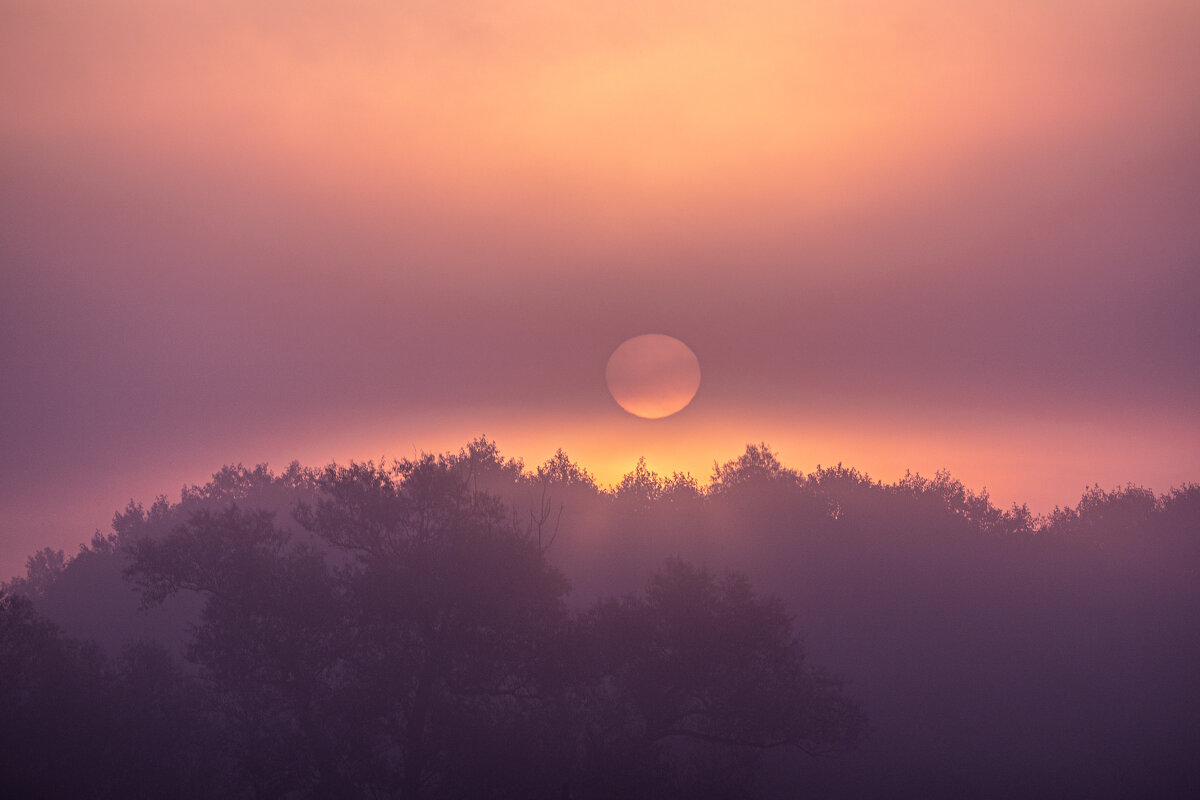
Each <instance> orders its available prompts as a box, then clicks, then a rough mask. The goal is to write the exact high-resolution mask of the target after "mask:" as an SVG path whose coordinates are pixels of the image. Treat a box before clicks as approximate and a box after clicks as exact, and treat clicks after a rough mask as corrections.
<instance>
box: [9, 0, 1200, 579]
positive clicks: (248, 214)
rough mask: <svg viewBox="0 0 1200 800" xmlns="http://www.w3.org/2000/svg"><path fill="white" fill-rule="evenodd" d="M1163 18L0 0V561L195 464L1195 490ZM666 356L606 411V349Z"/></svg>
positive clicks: (174, 489)
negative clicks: (822, 469) (685, 397)
mask: <svg viewBox="0 0 1200 800" xmlns="http://www.w3.org/2000/svg"><path fill="white" fill-rule="evenodd" d="M1197 75H1200V4H1197V3H1195V2H1194V0H1036V2H1035V1H1034V0H972V2H954V3H947V2H944V0H942V1H940V2H933V1H932V0H930V1H928V2H922V1H921V0H909V1H908V2H888V1H885V0H837V1H836V2H835V1H834V0H814V1H813V2H803V3H797V2H773V1H769V0H743V1H742V2H738V3H728V2H727V3H717V2H703V1H699V2H698V1H697V0H691V1H690V2H686V3H685V2H672V1H670V0H668V1H667V2H661V3H656V4H652V6H648V5H647V4H644V3H633V2H626V0H607V1H606V2H603V3H601V2H590V1H585V2H579V3H569V4H568V3H557V2H549V0H506V1H505V2H496V1H494V0H480V1H479V2H470V1H469V0H462V1H460V2H444V1H443V2H409V3H403V4H402V3H396V2H393V1H391V0H346V1H345V2H339V3H330V2H316V1H315V0H289V2H282V1H281V0H236V1H235V0H210V2H206V3H202V4H197V3H192V2H182V1H181V0H105V1H104V2H95V1H94V0H88V1H86V2H85V1H84V0H74V1H73V0H50V1H48V0H0V97H2V98H3V103H2V104H0V348H2V349H0V487H2V488H0V523H2V524H3V526H4V533H3V535H2V536H0V575H5V576H7V575H10V574H14V573H15V572H17V571H19V570H20V569H21V568H22V566H23V563H24V560H25V558H26V556H28V555H29V554H30V553H32V552H33V551H34V550H35V549H38V548H40V547H43V546H53V547H63V548H66V549H67V550H68V551H72V550H73V549H74V548H75V546H76V545H77V544H78V543H79V542H81V541H84V540H87V539H89V538H90V536H91V533H92V531H93V530H95V529H97V528H106V527H107V525H108V523H109V521H110V520H111V517H112V514H113V512H114V511H116V510H117V509H118V508H121V507H123V506H124V505H125V504H126V503H127V502H128V501H129V500H130V499H131V498H133V499H136V500H139V501H142V502H146V503H149V502H150V501H151V500H152V499H153V497H154V496H155V495H157V494H160V493H161V494H167V495H169V496H177V493H178V491H179V488H180V487H181V486H182V485H184V484H192V483H203V482H204V481H205V480H206V479H207V477H208V476H210V475H211V473H212V472H214V471H215V470H217V469H219V468H220V467H221V466H222V465H224V464H229V463H237V462H243V463H246V464H248V465H249V464H256V463H260V462H269V463H270V464H271V465H272V466H274V467H277V468H282V467H284V466H286V464H287V463H288V462H289V461H291V460H293V459H299V460H300V461H301V462H303V463H306V464H313V465H319V464H325V463H328V462H329V461H331V460H334V459H337V460H339V461H341V462H346V461H348V460H350V459H355V458H357V459H364V458H376V459H378V458H380V457H381V456H384V457H405V456H411V455H414V454H415V453H418V452H420V451H422V450H428V451H444V450H448V449H457V448H458V447H460V446H462V445H463V444H465V443H466V442H467V441H468V440H470V439H472V438H474V437H476V436H478V435H481V434H484V435H487V436H488V437H489V438H491V439H494V440H495V441H496V442H497V443H498V444H499V446H500V448H501V450H502V451H503V452H504V453H506V454H507V455H511V456H519V457H523V458H524V459H525V461H526V462H527V463H528V464H531V465H533V464H536V463H539V462H541V461H543V460H545V459H546V458H547V457H548V456H549V455H551V454H552V453H553V452H554V450H555V449H556V448H558V447H562V448H564V449H565V450H566V451H567V453H568V454H569V455H570V456H571V457H572V458H574V459H575V460H577V461H579V462H582V463H583V465H584V466H586V467H587V468H589V469H590V470H591V471H592V472H593V473H595V474H596V476H597V477H598V478H599V479H600V480H601V482H602V483H606V482H615V481H616V480H617V479H619V477H620V476H621V474H623V473H624V472H627V471H629V470H630V469H632V467H633V465H634V464H635V462H636V460H637V458H638V457H639V456H643V455H644V456H645V457H646V458H647V461H648V463H649V465H650V467H651V468H653V469H656V470H658V471H660V472H665V473H670V472H671V471H673V470H680V471H690V472H692V473H693V474H694V475H696V476H697V477H698V478H700V479H701V481H703V480H704V479H706V478H707V477H708V476H709V474H710V472H711V468H712V462H713V461H714V460H721V461H724V460H726V459H729V458H733V457H735V456H737V455H738V454H739V453H740V452H741V451H742V449H744V447H745V445H746V444H747V443H750V442H759V441H766V442H767V443H768V444H769V445H771V446H772V447H773V449H774V450H775V451H776V452H777V453H778V454H779V455H780V457H781V459H782V460H783V461H784V462H785V463H787V464H789V465H791V466H793V467H795V468H798V469H801V470H803V471H809V470H812V469H814V468H815V467H816V466H817V465H818V464H823V465H830V464H835V463H838V462H842V463H845V464H847V465H849V466H854V467H857V468H859V469H860V470H864V471H867V472H868V473H870V474H871V475H872V477H877V478H881V479H884V480H894V479H896V478H898V477H900V476H902V475H903V474H904V471H905V470H906V469H912V470H914V471H920V472H922V473H923V474H932V473H933V472H934V471H936V470H938V469H948V470H950V471H951V473H952V474H953V475H954V476H956V477H958V478H960V479H961V480H963V481H964V483H966V484H967V485H968V486H969V487H971V488H973V489H975V490H977V491H978V490H982V489H983V488H984V487H986V488H987V489H988V490H989V491H990V493H991V495H992V497H993V500H995V501H996V502H997V503H998V504H1000V505H1003V506H1007V505H1008V504H1010V503H1012V502H1014V501H1016V502H1020V503H1025V502H1027V503H1028V504H1029V505H1030V507H1031V508H1032V509H1033V510H1035V511H1039V512H1042V511H1048V510H1050V509H1051V508H1053V507H1054V506H1055V505H1074V503H1075V502H1077V500H1078V498H1079V495H1080V493H1081V492H1082V491H1083V489H1084V488H1085V487H1086V486H1089V485H1092V484H1095V483H1099V484H1100V485H1101V486H1103V487H1105V488H1112V487H1114V486H1117V485H1123V484H1125V483H1126V482H1133V483H1136V484H1140V485H1144V486H1149V487H1151V488H1153V489H1156V490H1158V491H1165V490H1167V489H1169V488H1170V487H1171V486H1174V485H1179V484H1182V483H1184V482H1185V481H1189V480H1192V481H1194V480H1198V479H1200V412H1198V411H1197V408H1200V405H1198V404H1197V397H1198V396H1200V369H1197V366H1196V365H1197V364H1198V363H1200V314H1197V310H1196V309H1197V304H1198V301H1200V91H1197V89H1196V76H1197ZM648 333H659V334H666V335H669V336H673V337H676V338H678V339H680V340H682V341H683V342H685V343H686V344H687V345H688V346H689V347H690V348H691V349H692V350H693V351H694V352H695V354H696V356H697V358H698V359H699V362H700V366H701V371H702V380H701V385H700V389H699V391H698V393H697V394H696V397H695V399H694V400H693V401H692V403H691V405H689V406H688V407H687V408H686V409H684V411H682V412H680V413H679V414H676V415H674V416H671V417H668V418H665V419H661V420H645V419H639V418H636V417H633V416H631V415H629V414H627V413H625V412H624V411H623V410H622V409H621V408H620V407H619V406H618V405H617V404H616V403H615V402H614V401H613V399H612V397H611V396H610V395H609V393H608V392H607V390H606V387H605V382H604V370H605V364H606V361H607V359H608V357H609V355H610V354H611V353H612V352H613V350H614V349H615V348H616V347H617V346H618V345H620V344H621V343H622V342H623V341H625V340H626V339H628V338H630V337H633V336H636V335H641V334H648Z"/></svg>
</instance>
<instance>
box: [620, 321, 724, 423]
mask: <svg viewBox="0 0 1200 800" xmlns="http://www.w3.org/2000/svg"><path fill="white" fill-rule="evenodd" d="M604 377H605V380H606V381H607V383H608V391H609V392H611V393H612V396H613V399H614V400H616V401H617V403H618V404H619V405H620V406H621V408H623V409H625V410H626V411H628V412H629V413H630V414H633V415H634V416H635V417H642V418H643V419H662V418H663V417H669V416H671V415H672V414H675V413H678V412H679V411H682V410H683V409H684V408H686V407H687V405H688V403H690V402H692V398H693V397H695V396H696V390H697V389H699V388H700V361H699V360H698V359H697V358H696V354H695V353H693V352H692V350H691V348H690V347H688V346H687V345H686V344H684V343H683V342H681V341H679V340H678V339H676V338H675V337H673V336H666V335H664V334H661V333H647V334H644V335H642V336H635V337H633V338H632V339H629V340H627V341H625V342H623V343H622V344H621V346H620V347H618V348H617V349H616V350H614V351H613V354H612V355H611V356H609V358H608V366H607V367H606V368H605V370H604Z"/></svg>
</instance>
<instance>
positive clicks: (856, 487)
mask: <svg viewBox="0 0 1200 800" xmlns="http://www.w3.org/2000/svg"><path fill="white" fill-rule="evenodd" d="M1198 587H1200V487H1197V486H1195V485H1188V486H1184V487H1179V488H1176V489H1173V490H1171V491H1170V492H1168V493H1167V494H1164V495H1155V494H1153V493H1152V492H1150V491H1148V490H1145V489H1141V488H1138V487H1132V486H1129V487H1124V488H1120V489H1117V490H1114V491H1104V490H1101V489H1099V488H1093V489H1091V490H1088V491H1087V492H1086V493H1085V494H1084V495H1083V497H1082V498H1081V500H1080V502H1079V504H1078V505H1077V506H1076V507H1074V508H1070V509H1056V510H1055V511H1054V512H1053V513H1052V514H1050V515H1048V516H1046V517H1034V516H1033V515H1031V514H1030V513H1029V512H1028V510H1027V509H1024V508H1021V507H1013V508H1010V509H999V508H996V507H995V506H994V505H993V504H992V503H991V501H990V499H989V498H988V496H987V495H986V493H985V494H982V495H979V494H975V493H973V492H971V491H969V490H967V489H966V488H965V487H964V486H963V485H962V484H961V483H959V482H958V481H956V480H954V479H953V478H952V477H951V476H949V475H948V474H944V473H939V474H938V475H936V476H934V477H933V478H925V477H921V476H917V475H908V476H906V477H905V478H904V479H902V480H900V481H897V482H895V483H892V484H883V483H881V482H878V481H873V480H871V479H870V478H869V477H868V476H866V475H863V474H861V473H859V472H857V471H856V470H853V469H849V468H845V467H843V466H841V465H838V466H837V467H832V468H818V470H817V471H815V472H813V473H811V474H807V475H806V474H802V473H800V472H798V471H796V470H793V469H790V468H788V467H786V466H785V465H783V464H781V463H780V462H779V460H778V459H777V458H776V457H775V455H774V454H773V453H772V452H771V450H770V449H769V448H768V447H767V446H766V445H751V446H749V447H747V449H746V451H745V453H744V454H743V455H742V456H740V457H739V458H737V459H734V460H732V461H730V462H728V463H725V464H720V465H715V466H714V471H713V474H712V476H711V478H710V480H709V482H708V483H707V484H706V485H702V484H701V483H700V482H699V481H697V480H696V479H695V478H694V477H692V476H689V475H681V474H674V475H672V476H670V477H663V476H659V475H657V474H655V473H654V472H653V471H652V470H650V469H649V467H648V466H647V464H646V463H645V461H644V460H641V461H639V462H638V463H637V464H636V465H635V466H634V468H633V469H632V470H631V472H630V473H629V474H627V475H626V476H625V477H624V478H623V479H622V480H621V481H619V482H618V483H617V484H616V485H615V486H614V487H612V488H611V489H606V488H603V487H600V486H598V485H597V484H596V482H595V480H594V479H593V478H592V476H591V475H590V474H589V473H588V471H587V470H586V469H585V468H584V467H583V466H582V465H579V464H576V463H574V462H572V461H571V460H570V458H568V457H567V455H566V454H565V453H563V452H562V451H561V450H560V451H559V452H557V453H556V454H555V455H554V456H553V457H552V458H551V459H550V460H548V461H547V462H546V463H545V464H543V465H541V466H539V467H535V468H532V469H529V468H526V466H525V465H524V464H523V463H522V462H521V461H520V460H517V459H512V458H506V457H504V456H503V455H502V454H501V453H500V452H499V450H498V449H497V447H496V445H495V443H493V442H490V441H488V440H486V439H483V438H480V439H477V440H475V441H473V442H470V443H469V444H468V445H467V446H466V447H464V448H463V449H462V450H460V451H458V452H456V453H447V454H443V455H439V456H432V455H429V456H423V457H421V458H418V459H412V460H403V461H398V462H394V463H392V464H371V463H367V464H351V465H349V466H337V465H332V466H329V467H326V468H324V469H310V468H304V467H301V466H299V465H296V464H293V465H292V466H291V467H289V468H288V469H287V470H286V471H285V472H283V473H282V474H278V475H277V474H274V473H272V472H270V471H269V470H267V469H266V468H265V467H258V468H255V469H246V468H243V467H240V466H238V467H226V468H225V469H223V470H221V471H220V472H218V473H217V474H216V475H214V477H213V480H212V481H211V482H209V483H208V484H206V485H205V486H203V487H190V488H188V489H185V490H184V491H183V492H182V494H181V496H180V498H179V500H178V501H175V502H172V501H168V500H167V499H166V498H159V499H157V500H156V501H155V502H154V503H153V504H151V506H150V507H149V508H146V507H143V506H140V505H138V504H136V503H131V504H130V506H129V507H128V508H127V509H125V510H124V511H122V512H120V513H118V514H117V515H116V517H115V518H114V522H113V529H112V531H111V532H110V533H106V534H97V535H96V537H95V538H94V539H93V541H92V543H91V545H89V546H87V547H85V548H83V549H82V550H81V552H80V553H79V554H77V555H75V556H74V557H72V558H67V557H66V556H65V555H64V554H62V553H61V552H56V551H51V550H43V551H41V552H39V553H36V554H34V555H33V556H31V557H30V560H29V568H28V570H27V574H26V575H25V576H24V577H22V578H17V579H14V580H12V581H10V582H9V583H8V584H6V585H5V587H4V590H3V595H2V596H0V700H2V701H3V707H4V708H5V709H6V713H5V715H4V719H3V722H2V723H0V736H2V737H3V739H2V740H0V745H2V752H0V758H2V759H3V760H2V762H0V763H2V771H3V777H4V779H5V780H4V783H5V785H7V786H15V787H19V788H20V789H21V790H22V791H21V795H22V796H25V795H28V796H39V795H41V796H72V797H87V796H95V797H112V796H122V797H126V796H180V797H189V796H204V797H212V796H246V797H283V796H287V797H326V796H364V797H404V798H416V797H422V798H423V797H555V798H557V797H563V796H566V793H569V794H570V796H572V797H576V798H589V797H596V798H601V797H647V798H650V797H655V798H657V797H681V798H682V797H729V798H734V797H794V796H797V795H805V796H818V797H819V796H830V797H833V796H861V797H901V796H914V795H921V796H941V797H1002V796H1003V797H1011V796H1045V797H1100V796H1114V797H1115V796H1130V795H1147V794H1148V793H1149V794H1153V795H1154V796H1160V797H1163V796H1167V797H1169V796H1181V797H1182V796H1190V795H1191V794H1193V793H1194V792H1195V791H1196V790H1197V789H1200V782H1198V781H1200V767H1197V766H1196V764H1195V763H1194V753H1195V752H1200V723H1198V722H1197V720H1200V679H1198V678H1197V670H1196V669H1195V665H1196V664H1197V663H1200V588H1198Z"/></svg>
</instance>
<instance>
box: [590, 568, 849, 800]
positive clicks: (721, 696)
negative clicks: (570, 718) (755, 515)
mask: <svg viewBox="0 0 1200 800" xmlns="http://www.w3.org/2000/svg"><path fill="white" fill-rule="evenodd" d="M584 631H585V636H586V639H587V644H588V646H589V647H590V650H589V651H588V652H589V654H590V658H591V660H592V663H593V664H594V665H595V667H596V672H595V673H594V675H595V677H594V681H595V682H594V683H593V684H592V690H591V691H592V695H591V698H590V702H591V703H592V708H593V709H594V716H593V717H592V718H591V719H590V721H589V724H588V729H587V732H586V742H587V744H588V747H589V748H590V752H589V757H590V759H591V761H592V763H593V764H594V765H595V767H596V771H595V772H593V773H592V776H591V777H592V781H594V786H595V788H596V789H597V791H595V792H592V793H591V794H589V796H624V797H634V796H644V797H663V796H667V795H668V794H678V795H679V796H691V797H695V796H707V795H705V794H704V793H705V792H708V791H712V790H715V787H718V786H720V785H722V783H723V781H724V780H725V779H726V778H728V777H729V775H725V776H724V777H723V776H722V775H721V773H722V772H724V773H729V774H735V773H736V774H737V775H738V776H739V777H738V786H739V787H740V788H739V789H738V790H737V792H736V794H737V795H738V796H743V797H744V796H749V795H750V794H751V792H750V788H749V784H748V781H749V780H750V776H749V774H748V773H747V770H748V769H749V768H750V767H752V766H753V765H754V764H755V763H756V762H757V758H758V756H759V754H761V752H762V751H764V750H769V749H772V748H781V747H791V748H796V749H799V750H802V751H804V752H806V753H810V754H814V755H815V754H829V753H834V752H840V751H844V750H846V749H848V748H850V747H852V746H853V745H854V743H855V742H856V741H857V739H858V738H859V736H860V735H861V734H862V732H863V729H864V722H863V716H862V713H861V712H860V711H859V710H858V709H857V708H856V707H855V706H854V705H853V703H851V702H850V700H849V699H848V698H847V697H846V696H845V695H844V694H843V693H842V691H841V684H840V683H839V682H838V681H837V680H835V679H833V678H831V677H829V676H828V675H826V674H824V673H823V672H822V671H820V670H818V669H815V668H813V667H812V666H810V665H809V664H808V663H807V660H806V658H805V654H804V650H803V647H802V645H801V643H800V641H799V639H798V638H797V637H796V635H795V633H794V632H793V629H792V622H791V619H790V617H789V616H788V615H787V613H786V612H785V611H784V609H783V607H782V605H781V604H780V603H779V601H777V600H775V599H771V598H764V597H760V596H758V595H756V594H755V593H754V592H753V591H752V589H751V588H750V584H749V582H748V580H747V579H746V578H745V577H744V576H740V575H734V574H730V575H728V576H727V577H725V578H724V579H723V580H717V579H716V578H715V577H713V576H712V575H711V574H710V573H708V572H706V571H704V570H699V569H696V568H694V567H691V566H689V565H687V564H685V563H683V562H680V561H671V562H668V563H667V564H666V566H665V567H664V568H663V569H662V570H661V571H660V572H659V573H657V574H656V575H655V576H654V577H653V579H652V580H651V581H650V583H649V585H648V586H647V588H646V591H645V593H644V594H643V595H638V596H629V597H626V598H624V599H621V600H608V601H604V602H601V603H600V604H599V605H597V606H596V607H595V608H594V609H593V610H592V611H591V612H590V614H589V615H588V616H587V617H586V619H585V621H584ZM706 765H707V767H706ZM714 766H716V769H713V767H714Z"/></svg>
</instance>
